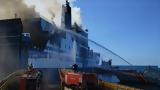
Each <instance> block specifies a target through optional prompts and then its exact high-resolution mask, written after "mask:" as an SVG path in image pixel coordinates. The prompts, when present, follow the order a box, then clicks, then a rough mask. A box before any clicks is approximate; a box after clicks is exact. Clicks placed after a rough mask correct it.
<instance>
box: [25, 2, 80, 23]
mask: <svg viewBox="0 0 160 90" xmlns="http://www.w3.org/2000/svg"><path fill="white" fill-rule="evenodd" d="M69 1H70V4H71V7H72V24H73V23H75V22H76V23H77V24H78V25H81V24H82V22H81V15H80V8H78V7H75V6H74V2H75V0H69ZM24 2H25V3H26V4H27V5H28V6H34V7H35V10H36V11H37V12H39V13H40V15H41V16H43V17H45V18H47V19H48V20H52V19H53V21H54V22H55V24H56V25H57V26H61V18H62V17H61V16H62V5H63V4H65V2H66V0H25V1H24Z"/></svg>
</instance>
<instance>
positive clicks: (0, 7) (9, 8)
mask: <svg viewBox="0 0 160 90" xmlns="http://www.w3.org/2000/svg"><path fill="white" fill-rule="evenodd" d="M36 16H37V13H36V12H35V9H34V7H28V6H27V5H26V4H25V3H24V2H23V1H22V0H0V19H10V18H15V17H19V18H22V19H24V18H31V17H36Z"/></svg>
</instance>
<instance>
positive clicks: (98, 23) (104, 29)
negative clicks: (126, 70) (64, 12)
mask: <svg viewBox="0 0 160 90" xmlns="http://www.w3.org/2000/svg"><path fill="white" fill-rule="evenodd" d="M75 4H76V5H77V6H78V7H80V8H81V13H82V18H83V26H84V27H86V28H88V29H89V38H90V39H92V40H95V41H97V42H99V43H100V44H102V45H103V46H105V47H107V48H109V49H110V50H112V51H113V52H115V53H117V54H118V55H120V56H122V57H124V58H125V59H126V60H128V61H129V62H131V63H132V64H134V65H159V66H160V0H77V2H76V3H75Z"/></svg>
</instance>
